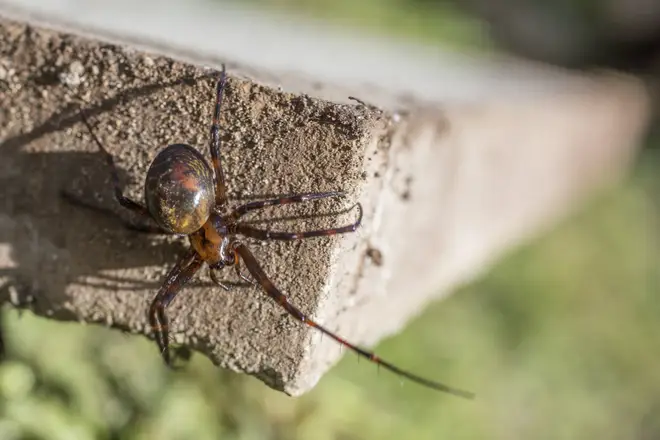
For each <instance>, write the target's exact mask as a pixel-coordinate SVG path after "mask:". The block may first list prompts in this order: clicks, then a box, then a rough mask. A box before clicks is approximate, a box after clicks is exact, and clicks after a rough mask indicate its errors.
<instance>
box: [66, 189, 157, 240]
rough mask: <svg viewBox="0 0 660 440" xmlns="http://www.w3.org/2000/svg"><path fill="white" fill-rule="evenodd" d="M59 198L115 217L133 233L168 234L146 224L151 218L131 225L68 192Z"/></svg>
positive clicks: (112, 212) (105, 209)
mask: <svg viewBox="0 0 660 440" xmlns="http://www.w3.org/2000/svg"><path fill="white" fill-rule="evenodd" d="M60 195H61V197H62V198H63V199H64V200H66V201H67V202H69V203H71V204H72V205H75V206H79V207H81V208H85V209H91V210H94V211H97V212H101V213H103V214H105V215H108V216H112V217H116V218H117V219H119V221H121V222H122V224H123V225H124V226H125V227H126V228H127V229H131V230H133V231H137V232H144V233H146V234H169V232H167V231H165V230H164V229H163V228H161V227H160V226H158V225H156V224H155V223H153V224H150V223H147V222H148V221H149V220H150V219H151V217H149V218H146V217H144V218H143V219H144V220H145V221H144V222H139V223H133V222H129V221H127V220H126V219H124V218H122V217H121V216H119V215H117V213H116V212H115V211H113V210H111V209H107V208H104V207H101V206H96V205H93V204H91V203H89V202H87V201H85V200H82V199H80V198H79V197H78V196H76V195H75V194H72V193H70V192H68V191H61V192H60Z"/></svg>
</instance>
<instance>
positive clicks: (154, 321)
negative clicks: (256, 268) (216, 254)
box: [148, 250, 204, 365]
mask: <svg viewBox="0 0 660 440" xmlns="http://www.w3.org/2000/svg"><path fill="white" fill-rule="evenodd" d="M203 263H204V261H203V260H202V259H201V258H200V257H199V255H198V254H197V253H196V252H195V251H192V250H191V251H190V252H189V253H188V254H187V255H185V256H184V257H183V258H181V260H179V262H178V263H177V264H176V265H175V266H174V267H173V268H172V269H171V270H170V272H169V273H168V274H167V278H166V279H165V282H164V283H163V285H162V286H161V288H160V289H159V290H158V293H157V294H156V296H155V297H154V299H153V301H152V302H151V306H150V307H149V313H148V317H149V324H150V325H151V328H152V329H153V331H154V334H155V337H156V343H157V344H158V348H159V349H160V351H161V355H162V356H163V359H164V360H165V362H166V363H167V364H168V365H170V364H171V359H170V351H169V329H168V328H167V324H168V321H167V316H166V315H165V308H166V307H167V306H168V305H169V304H170V302H172V300H173V299H174V297H176V295H177V293H179V291H180V290H181V288H182V287H183V286H184V284H186V283H187V282H188V281H189V280H190V279H191V278H192V277H193V276H194V275H195V273H197V271H198V270H199V268H200V267H202V264H203Z"/></svg>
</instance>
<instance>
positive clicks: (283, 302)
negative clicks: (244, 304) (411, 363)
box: [233, 242, 474, 399]
mask: <svg viewBox="0 0 660 440" xmlns="http://www.w3.org/2000/svg"><path fill="white" fill-rule="evenodd" d="M233 247H234V249H235V250H236V252H237V253H238V254H239V255H240V257H241V259H242V260H243V261H244V262H245V265H246V267H247V269H248V270H249V271H250V274H251V275H252V277H253V278H254V279H255V280H257V282H258V283H259V284H260V285H261V287H262V288H263V290H264V291H265V292H266V294H267V295H268V296H269V297H271V298H272V299H273V300H274V301H275V302H277V303H278V304H279V305H280V306H281V307H282V308H283V309H284V310H286V311H287V312H288V313H289V314H290V315H291V316H293V317H294V318H295V319H297V320H298V321H300V322H302V323H303V324H306V325H307V326H309V327H313V328H315V329H317V330H318V331H320V332H321V333H322V334H325V335H327V336H329V337H331V338H332V339H334V340H335V341H337V342H338V343H339V344H341V345H342V346H344V347H346V348H349V349H351V350H353V351H354V352H356V353H357V354H358V355H359V356H362V357H364V358H366V359H368V360H369V361H371V362H373V363H374V364H376V365H379V366H382V367H383V368H385V369H387V370H390V371H392V372H393V373H395V374H397V375H399V376H401V377H405V378H407V379H409V380H411V381H413V382H417V383H418V384H421V385H423V386H426V387H428V388H432V389H435V390H438V391H442V392H445V393H449V394H453V395H455V396H459V397H464V398H466V399H472V398H474V394H473V393H471V392H468V391H463V390H460V389H457V388H453V387H450V386H448V385H445V384H442V383H439V382H435V381H432V380H429V379H425V378H423V377H421V376H417V375H415V374H413V373H410V372H408V371H406V370H402V369H401V368H399V367H397V366H396V365H394V364H391V363H389V362H387V361H385V360H383V359H381V358H379V357H378V356H376V355H375V354H374V353H372V352H370V351H367V350H364V349H362V348H360V347H357V346H356V345H354V344H351V343H350V342H348V341H346V340H345V339H343V338H341V337H339V336H338V335H336V334H334V333H332V332H331V331H330V330H327V329H326V328H325V327H322V326H321V325H319V324H317V323H316V322H314V321H313V320H311V319H309V318H308V317H307V316H306V315H305V314H304V313H302V312H301V311H300V310H298V309H297V308H296V307H295V306H294V305H292V304H291V303H290V302H289V300H288V299H287V297H286V296H284V294H283V293H282V292H280V290H279V289H278V288H277V287H275V285H274V284H273V282H272V281H271V280H270V279H269V278H268V276H267V275H266V273H265V272H264V271H263V269H262V268H261V266H260V265H259V263H258V262H257V259H256V258H255V257H254V255H253V254H252V252H250V250H249V249H248V248H247V247H246V246H245V245H243V244H242V243H239V242H235V243H233Z"/></svg>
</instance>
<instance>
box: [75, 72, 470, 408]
mask: <svg viewBox="0 0 660 440" xmlns="http://www.w3.org/2000/svg"><path fill="white" fill-rule="evenodd" d="M226 82H227V75H226V71H225V66H224V65H223V66H222V71H221V72H220V74H219V77H218V79H217V86H216V92H215V109H214V112H213V121H212V124H211V133H210V134H211V140H210V151H211V161H212V166H213V170H212V169H211V167H209V165H208V163H207V162H206V160H205V159H204V156H203V155H202V154H200V153H199V152H198V151H197V150H196V149H195V148H193V147H191V146H189V145H185V144H172V145H169V146H167V147H166V148H165V149H163V150H162V151H161V152H160V153H159V154H158V155H157V156H156V157H155V159H154V160H153V162H152V163H151V165H150V167H149V169H148V171H147V176H146V180H145V191H144V195H145V201H146V205H143V204H141V203H138V202H136V201H134V200H132V199H130V198H128V197H126V196H124V195H123V193H122V190H121V186H120V184H119V177H118V173H117V169H116V166H115V164H114V160H113V158H112V155H111V154H110V153H109V152H108V151H107V150H106V149H105V147H103V145H102V143H101V141H100V140H99V139H98V138H97V137H96V135H95V134H94V130H93V129H92V126H91V124H90V123H89V121H88V119H87V117H86V115H85V112H84V111H82V112H81V119H82V121H83V123H84V124H85V126H86V127H87V129H88V131H89V133H90V135H91V137H92V140H93V141H94V143H95V144H96V145H97V147H98V148H99V150H100V152H101V153H102V155H103V156H104V158H105V161H106V163H107V166H108V167H109V169H110V173H111V178H112V185H113V189H114V194H115V198H116V199H117V201H118V202H119V204H120V205H121V206H123V207H124V208H127V209H128V210H130V211H133V212H134V213H136V214H137V215H138V216H139V217H140V218H141V219H143V220H144V221H146V222H149V223H153V222H155V223H156V224H157V225H158V226H157V227H151V226H139V227H138V229H140V230H146V231H149V232H160V233H168V234H176V235H182V236H183V235H185V236H187V237H188V239H189V241H190V248H189V250H188V251H187V253H186V254H185V255H184V256H183V257H182V258H181V259H180V260H179V261H178V262H177V263H176V265H175V266H174V267H173V268H172V269H171V270H170V271H169V273H168V274H167V275H166V277H165V281H164V282H163V284H162V286H161V287H160V289H159V290H158V293H156V296H155V297H154V299H153V300H152V302H151V305H150V307H149V310H148V320H149V323H150V325H151V327H152V330H153V332H154V336H155V340H156V343H157V344H158V348H159V349H160V352H161V355H162V357H163V360H164V361H165V363H166V364H167V365H172V358H171V356H170V349H169V332H168V319H167V314H166V313H165V311H166V309H167V306H168V305H169V304H170V303H171V302H172V300H174V298H175V297H176V295H177V294H178V293H179V292H180V291H181V289H182V288H183V286H184V285H185V284H186V283H187V282H188V281H190V280H191V279H192V278H193V277H194V276H195V274H196V273H197V272H198V271H199V270H200V268H201V267H202V266H203V265H204V263H206V264H207V265H208V266H209V268H210V275H211V280H212V281H213V282H214V283H215V284H217V285H219V286H220V287H222V288H224V289H225V290H229V286H227V285H225V284H223V283H222V282H221V281H220V280H219V279H218V277H217V274H216V271H218V270H220V269H223V268H225V267H228V266H233V267H234V270H235V271H236V274H237V275H238V276H239V277H240V278H241V279H242V280H244V281H247V282H248V283H250V284H252V285H258V286H260V287H261V289H263V291H264V292H265V293H266V295H268V296H269V297H270V298H271V299H273V300H274V301H275V302H276V303H277V304H279V305H280V306H281V307H282V308H283V309H284V310H286V311H287V312H288V313H289V314H290V315H291V316H292V317H293V318H295V319H296V320H298V321H300V322H301V323H303V324H305V325H308V326H309V327H313V328H315V329H316V330H318V331H320V332H321V333H323V334H325V335H327V336H329V337H330V338H332V339H334V340H335V341H337V342H338V343H339V344H341V345H342V346H344V347H347V348H349V349H350V350H352V351H354V352H356V353H357V354H358V355H359V356H362V357H365V358H367V359H368V360H369V361H371V362H373V363H375V364H377V365H379V366H382V367H383V368H385V369H387V370H390V371H392V372H393V373H395V374H397V375H399V376H401V377H405V378H407V379H409V380H411V381H414V382H417V383H419V384H421V385H423V386H425V387H428V388H432V389H435V390H438V391H442V392H446V393H450V394H453V395H456V396H460V397H464V398H468V399H469V398H472V397H473V394H472V393H470V392H467V391H463V390H460V389H457V388H454V387H450V386H448V385H444V384H442V383H439V382H435V381H432V380H429V379H426V378H423V377H420V376H418V375H415V374H413V373H411V372H408V371H406V370H403V369H401V368H399V367H397V366H395V365H394V364H391V363H389V362H387V361H385V360H383V359H381V358H380V357H378V356H376V354H374V353H372V352H370V351H367V350H364V349H362V348H360V347H358V346H356V345H354V344H352V343H350V342H348V341H346V340H345V339H343V338H342V337H340V336H338V335H336V334H335V333H333V332H331V331H330V330H328V329H326V328H325V327H323V326H321V325H320V324H318V323H316V322H315V321H313V320H312V319H310V318H309V317H308V316H307V315H305V314H304V313H303V312H302V311H300V310H299V309H298V308H297V307H295V306H294V305H293V304H291V303H290V302H289V300H288V299H287V297H286V296H285V295H284V294H283V293H282V292H281V291H280V290H279V289H278V288H277V287H276V286H275V284H274V283H273V281H271V280H270V278H269V277H268V275H266V273H265V272H264V270H263V269H262V267H261V265H260V264H259V262H258V261H257V259H256V258H255V256H254V255H253V254H252V252H251V251H250V250H249V249H248V247H247V246H246V245H245V244H244V243H243V242H242V241H241V240H240V238H239V237H240V236H243V237H250V238H254V239H259V240H300V239H306V238H311V237H321V236H329V235H335V234H345V233H349V232H354V231H355V230H356V229H357V228H358V227H359V226H360V224H361V222H362V205H361V204H360V203H356V204H355V205H354V208H355V207H356V208H357V210H358V218H357V220H355V221H354V222H353V223H351V224H348V225H345V226H342V227H338V228H333V229H319V230H312V231H305V232H293V233H292V232H272V231H268V230H262V229H257V228H254V227H252V226H250V225H248V224H246V223H242V222H241V221H240V220H241V218H242V217H243V216H244V215H245V214H247V213H249V212H252V211H256V210H260V209H262V208H266V207H269V206H276V205H287V204H292V203H302V202H307V201H310V200H319V199H325V198H331V197H342V196H344V193H342V192H339V191H332V192H315V193H305V194H294V195H290V196H287V197H281V198H274V199H269V200H262V201H257V202H251V203H246V204H243V205H240V206H238V207H235V208H233V209H228V206H227V205H228V200H227V185H226V182H225V174H224V171H223V169H222V163H221V161H220V123H219V120H220V108H221V106H222V98H223V91H224V89H225V84H226ZM225 212H228V214H225ZM241 263H243V264H244V265H245V268H246V269H247V272H249V275H250V276H247V275H245V274H244V273H243V271H242V270H241V266H242V264H241Z"/></svg>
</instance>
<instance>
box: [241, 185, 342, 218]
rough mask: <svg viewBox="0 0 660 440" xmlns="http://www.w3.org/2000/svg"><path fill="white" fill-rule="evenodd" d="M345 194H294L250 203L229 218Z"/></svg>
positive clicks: (338, 192)
mask: <svg viewBox="0 0 660 440" xmlns="http://www.w3.org/2000/svg"><path fill="white" fill-rule="evenodd" d="M343 196H344V193H343V192H340V191H331V192H320V193H306V194H293V195H290V196H285V197H280V198H277V199H269V200H260V201H257V202H250V203H246V204H244V205H241V206H239V207H237V208H235V209H234V210H233V211H232V213H231V214H229V216H230V217H231V218H233V219H234V220H238V219H239V218H241V217H242V216H244V215H245V214H247V213H248V212H250V211H255V210H257V209H262V208H266V207H268V206H277V205H288V204H290V203H302V202H307V201H310V200H319V199H325V198H328V197H343Z"/></svg>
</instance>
